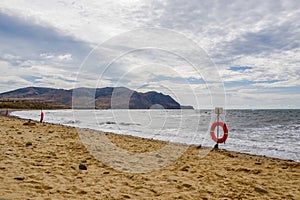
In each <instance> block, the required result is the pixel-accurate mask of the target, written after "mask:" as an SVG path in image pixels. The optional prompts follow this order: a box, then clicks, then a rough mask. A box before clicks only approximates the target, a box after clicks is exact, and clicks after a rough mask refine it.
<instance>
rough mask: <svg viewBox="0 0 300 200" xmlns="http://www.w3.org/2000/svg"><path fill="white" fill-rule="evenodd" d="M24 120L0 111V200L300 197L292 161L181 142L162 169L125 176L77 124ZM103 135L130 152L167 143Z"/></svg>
mask: <svg viewBox="0 0 300 200" xmlns="http://www.w3.org/2000/svg"><path fill="white" fill-rule="evenodd" d="M26 122H27V120H23V119H18V118H15V117H9V118H8V117H3V116H0V125H1V128H0V131H1V132H0V134H1V149H0V153H1V154H0V155H1V159H0V182H1V184H0V199H24V198H37V197H42V198H45V199H74V198H75V199H126V198H127V199H142V198H152V199H176V198H177V199H222V198H223V199H234V198H241V199H270V198H275V199H277V198H287V199H299V198H300V190H299V188H298V186H299V185H300V163H299V162H294V161H288V160H281V159H277V158H269V157H264V156H256V155H250V154H243V153H238V152H232V151H224V150H219V151H211V152H209V154H207V155H206V156H205V157H203V158H200V157H199V151H200V152H201V148H200V149H199V148H198V147H196V146H188V147H187V149H186V151H185V152H184V153H183V155H182V156H181V157H179V158H178V159H177V160H175V161H174V162H173V163H172V164H170V165H168V166H166V167H163V168H161V169H158V170H154V171H151V172H148V173H128V172H122V171H117V170H115V169H113V168H111V167H110V166H106V165H104V164H103V163H102V162H100V161H99V160H97V159H95V157H94V156H93V155H92V154H90V152H89V151H88V150H87V148H86V147H85V146H84V145H83V144H82V141H81V140H80V137H79V135H78V133H77V131H76V128H72V127H69V126H62V125H55V124H48V123H38V122H33V123H34V124H31V125H23V124H24V123H26ZM83 131H84V130H83ZM103 134H106V136H107V138H109V139H110V140H111V141H112V142H113V143H114V144H115V145H116V146H118V147H119V148H122V149H124V150H126V151H129V152H137V153H144V152H149V151H150V152H151V151H155V150H157V149H160V148H162V147H163V146H165V145H166V144H167V143H166V142H162V141H157V140H150V139H143V138H136V137H133V136H125V135H117V134H111V133H103ZM80 164H84V165H85V166H86V167H87V170H81V169H79V165H80Z"/></svg>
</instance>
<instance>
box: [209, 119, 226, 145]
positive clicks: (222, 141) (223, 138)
mask: <svg viewBox="0 0 300 200" xmlns="http://www.w3.org/2000/svg"><path fill="white" fill-rule="evenodd" d="M217 126H221V127H222V128H223V132H224V134H223V137H222V138H218V137H217V136H216V135H215V128H216V127H217ZM210 135H211V138H212V139H213V140H214V141H215V142H217V143H224V142H225V141H226V139H227V137H228V128H227V126H226V124H225V123H224V122H214V123H213V124H212V125H211V127H210Z"/></svg>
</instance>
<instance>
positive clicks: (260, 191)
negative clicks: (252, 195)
mask: <svg viewBox="0 0 300 200" xmlns="http://www.w3.org/2000/svg"><path fill="white" fill-rule="evenodd" d="M254 190H255V191H256V192H259V193H264V194H266V193H268V191H267V190H265V189H264V188H262V187H254Z"/></svg>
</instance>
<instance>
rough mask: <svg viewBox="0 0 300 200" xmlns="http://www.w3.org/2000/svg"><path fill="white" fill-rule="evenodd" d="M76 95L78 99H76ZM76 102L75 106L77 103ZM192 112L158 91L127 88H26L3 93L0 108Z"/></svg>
mask: <svg viewBox="0 0 300 200" xmlns="http://www.w3.org/2000/svg"><path fill="white" fill-rule="evenodd" d="M74 95H75V96H76V98H74ZM74 99H75V103H74ZM72 107H73V108H78V109H193V107H192V106H183V105H180V104H179V103H178V102H177V101H175V100H174V99H173V98H172V97H171V96H169V95H165V94H163V93H159V92H156V91H149V92H145V93H142V92H137V91H134V90H131V89H128V88H126V87H105V88H74V89H69V90H65V89H56V88H46V87H26V88H20V89H16V90H13V91H8V92H4V93H1V94H0V108H16V109H22V108H23V109H42V108H43V109H60V108H63V109H66V108H72Z"/></svg>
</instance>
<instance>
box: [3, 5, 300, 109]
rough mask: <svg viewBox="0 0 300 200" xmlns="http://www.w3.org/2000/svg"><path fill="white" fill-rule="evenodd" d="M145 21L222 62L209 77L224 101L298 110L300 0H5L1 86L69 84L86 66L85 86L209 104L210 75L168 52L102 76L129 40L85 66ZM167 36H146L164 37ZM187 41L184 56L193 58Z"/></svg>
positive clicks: (147, 54) (129, 57)
mask: <svg viewBox="0 0 300 200" xmlns="http://www.w3.org/2000/svg"><path fill="white" fill-rule="evenodd" d="M141 28H162V29H165V30H170V31H174V32H176V33H178V34H181V35H182V37H184V38H186V39H190V40H191V41H194V42H195V43H196V44H197V45H198V46H199V47H201V48H202V49H203V50H204V51H205V52H206V53H207V56H209V57H210V59H211V61H212V62H213V63H215V65H216V67H217V68H218V72H216V70H215V68H212V71H211V76H216V77H218V74H219V75H220V77H221V78H220V79H219V80H220V81H224V86H225V91H226V107H227V108H300V56H299V55H300V1H298V0H282V1H279V0H278V1H277V0H266V1H258V0H253V1H242V0H232V1H229V0H228V1H221V0H219V1H217V0H212V1H201V0H190V1H183V0H161V1H150V0H149V1H148V0H130V1H128V0H123V1H122V0H121V1H108V0H107V1H106V0H101V1H98V0H88V1H84V0H79V1H68V0H59V1H55V0H52V1H38V0H2V1H0V42H1V45H0V73H1V80H0V92H5V91H8V90H12V89H17V88H19V87H26V86H45V87H58V88H72V87H74V86H76V81H77V78H76V77H77V75H78V74H77V72H78V71H80V73H81V79H82V80H81V82H80V84H84V85H82V86H88V87H96V86H98V85H101V86H115V85H123V86H125V87H130V88H132V89H138V90H140V91H147V90H158V91H160V92H164V93H167V94H170V95H172V96H173V97H174V98H176V99H177V100H178V101H180V103H182V104H192V105H193V106H195V107H198V108H204V107H206V108H211V107H212V106H213V105H212V103H211V97H212V96H211V94H210V91H209V90H208V89H209V88H213V86H212V85H211V86H210V85H209V84H207V83H206V82H209V81H207V80H205V79H209V78H208V77H207V75H205V74H206V72H203V73H202V74H199V73H196V70H194V71H193V69H194V68H193V67H192V66H191V65H190V64H189V63H188V62H186V60H184V59H183V58H181V57H180V55H175V54H172V52H168V51H164V50H165V49H160V50H158V49H156V50H155V49H152V50H151V49H148V50H145V49H141V50H138V51H135V52H129V53H127V54H126V55H124V56H122V57H120V58H118V59H116V60H115V61H114V62H113V63H112V65H111V66H110V68H109V70H107V71H105V73H104V74H101V73H102V72H103V69H100V68H99V66H101V64H99V63H101V60H102V61H103V60H105V59H107V58H109V56H111V55H116V54H115V53H116V52H119V51H120V52H122V51H123V50H124V49H126V48H128V49H130V46H131V45H130V42H129V43H128V42H126V45H123V43H122V42H120V43H119V44H115V43H114V45H113V46H110V47H105V48H107V49H106V51H105V52H106V54H101V55H99V57H97V59H96V60H97V61H96V60H95V61H96V62H95V65H90V67H89V68H85V69H84V68H83V67H81V68H80V66H81V65H82V63H83V61H84V60H85V58H86V56H87V55H88V54H89V52H90V51H91V50H92V49H93V48H95V47H96V46H97V45H98V44H101V43H103V42H107V41H109V40H111V41H113V38H114V37H115V38H117V37H118V36H119V35H120V34H124V33H127V32H128V31H132V30H137V29H141ZM164 37H166V36H162V40H161V41H159V40H158V41H151V38H145V40H147V39H148V40H150V41H151V42H154V43H155V42H156V43H162V42H163V41H164V39H165V38H164ZM167 39H170V38H167ZM128 40H129V41H131V40H130V38H128ZM176 42H180V41H174V43H176ZM147 44H148V43H147ZM133 46H134V45H133ZM154 46H155V45H154ZM187 46H188V45H187ZM185 47H186V46H185V45H182V49H181V50H182V51H185V52H186V54H185V55H189V56H190V57H192V56H195V55H193V53H192V52H188V51H189V49H188V48H185ZM166 49H168V48H167V47H166ZM101 52H103V51H101ZM109 52H111V53H109ZM87 59H89V58H87ZM88 62H92V61H91V60H89V61H88ZM202 67H203V66H202ZM200 69H203V68H200ZM203 74H204V75H203ZM102 75H103V76H102ZM205 76H206V77H205ZM99 77H101V80H99ZM120 77H122V80H121V81H120ZM95 81H96V82H97V84H98V85H95ZM205 81H206V82H205ZM77 83H78V82H77ZM219 95H222V94H215V96H213V98H221V97H220V96H219ZM195 96H197V99H195Z"/></svg>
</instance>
